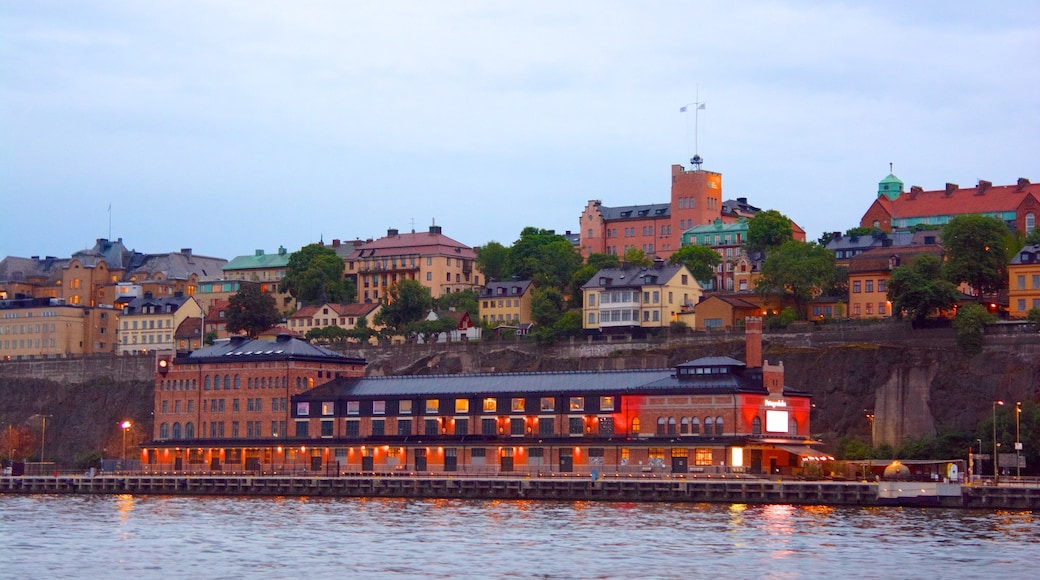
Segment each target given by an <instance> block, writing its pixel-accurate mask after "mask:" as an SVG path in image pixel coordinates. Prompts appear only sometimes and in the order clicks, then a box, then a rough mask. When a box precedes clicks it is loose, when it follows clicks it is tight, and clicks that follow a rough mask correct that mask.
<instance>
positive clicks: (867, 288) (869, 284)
mask: <svg viewBox="0 0 1040 580" xmlns="http://www.w3.org/2000/svg"><path fill="white" fill-rule="evenodd" d="M863 291H864V292H873V291H874V281H873V280H867V281H865V282H864V283H863Z"/></svg>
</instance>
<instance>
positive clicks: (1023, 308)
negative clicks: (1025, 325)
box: [1008, 244, 1040, 318]
mask: <svg viewBox="0 0 1040 580" xmlns="http://www.w3.org/2000/svg"><path fill="white" fill-rule="evenodd" d="M1008 303H1009V304H1008V314H1009V315H1010V316H1011V318H1025V316H1026V314H1028V313H1029V311H1030V310H1032V309H1033V308H1040V244H1033V245H1030V246H1026V247H1024V248H1022V251H1020V252H1019V253H1018V255H1016V256H1015V258H1014V259H1013V260H1011V263H1010V264H1008Z"/></svg>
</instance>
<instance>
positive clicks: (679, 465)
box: [672, 455, 690, 473]
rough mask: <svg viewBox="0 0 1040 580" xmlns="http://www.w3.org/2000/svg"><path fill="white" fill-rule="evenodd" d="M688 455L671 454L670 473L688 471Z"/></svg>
mask: <svg viewBox="0 0 1040 580" xmlns="http://www.w3.org/2000/svg"><path fill="white" fill-rule="evenodd" d="M689 459H690V458H689V457H676V456H674V455H673V456H672V473H686V472H687V471H689V469H688V465H689Z"/></svg>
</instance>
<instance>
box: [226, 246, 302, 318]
mask: <svg viewBox="0 0 1040 580" xmlns="http://www.w3.org/2000/svg"><path fill="white" fill-rule="evenodd" d="M289 257H290V254H289V251H288V250H286V249H285V248H284V247H282V246H279V247H278V251H277V252H276V253H274V254H266V253H264V251H263V250H256V251H255V252H253V255H251V256H236V257H235V258H233V259H232V260H231V261H230V262H228V263H227V265H225V266H224V270H223V272H224V276H223V277H224V279H226V280H241V281H247V282H255V283H257V284H259V285H260V291H261V292H264V293H266V294H270V295H271V296H273V297H274V301H275V305H276V307H277V308H278V310H279V311H280V312H282V313H283V314H284V313H287V312H290V311H291V310H292V309H293V308H295V306H296V304H295V303H294V302H293V299H292V296H290V295H289V293H288V292H282V291H281V288H280V287H279V283H280V282H281V281H282V278H284V277H285V268H286V267H287V266H288V265H289ZM223 286H224V285H223V284H221V287H222V288H223ZM237 291H238V290H237V289H236V290H235V292H237Z"/></svg>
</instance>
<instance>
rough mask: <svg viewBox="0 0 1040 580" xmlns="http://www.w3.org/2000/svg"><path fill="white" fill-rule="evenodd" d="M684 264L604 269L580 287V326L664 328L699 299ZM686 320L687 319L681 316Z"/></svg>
mask: <svg viewBox="0 0 1040 580" xmlns="http://www.w3.org/2000/svg"><path fill="white" fill-rule="evenodd" d="M702 294H703V291H702V290H701V286H700V284H698V283H697V280H695V279H694V277H693V275H692V274H690V271H689V270H687V269H686V266H666V265H664V263H663V262H657V263H656V264H655V265H654V266H647V267H637V266H626V267H622V268H604V269H602V270H600V271H599V272H597V273H596V275H595V276H593V277H592V279H590V280H589V281H588V282H586V283H585V285H584V286H582V295H583V297H584V302H583V304H584V307H583V309H582V328H585V329H589V330H593V329H598V330H601V331H604V332H626V331H630V330H632V329H635V328H642V329H652V328H661V327H667V326H668V325H669V324H671V322H672V321H677V320H679V317H680V314H681V313H682V312H683V311H690V310H691V309H692V308H693V306H694V305H695V304H697V303H698V302H699V301H700V298H701V295H702ZM684 320H686V321H687V324H689V322H688V320H689V319H688V318H684Z"/></svg>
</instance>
